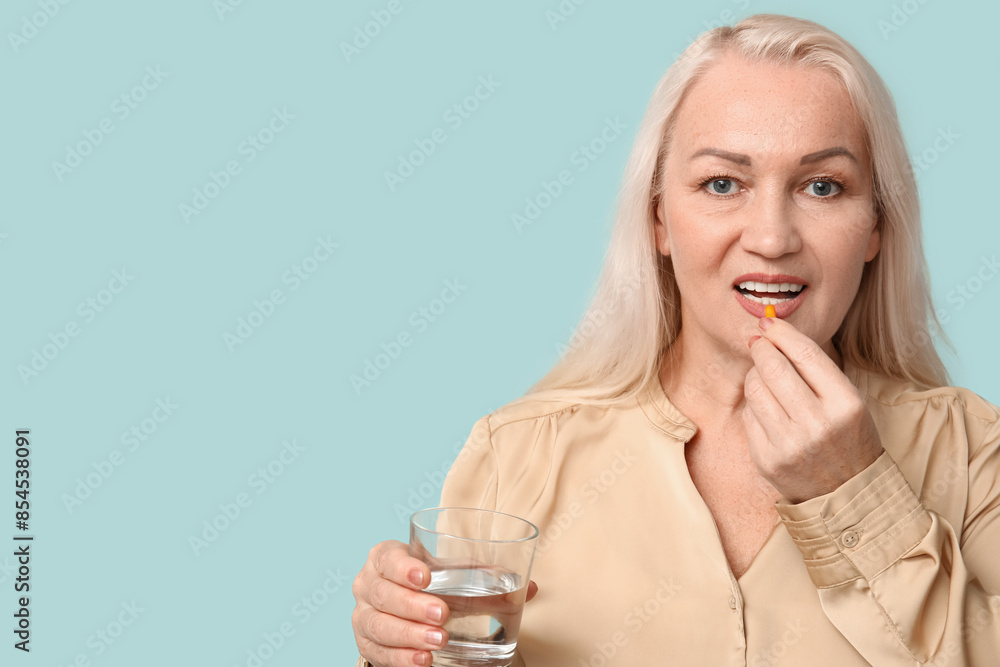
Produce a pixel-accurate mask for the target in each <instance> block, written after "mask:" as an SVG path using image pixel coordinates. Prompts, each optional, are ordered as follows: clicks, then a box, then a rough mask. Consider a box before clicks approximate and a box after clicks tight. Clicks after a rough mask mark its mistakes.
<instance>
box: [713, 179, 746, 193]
mask: <svg viewBox="0 0 1000 667" xmlns="http://www.w3.org/2000/svg"><path fill="white" fill-rule="evenodd" d="M708 189H709V191H711V192H713V193H714V194H717V195H730V194H732V193H734V192H736V191H737V190H739V186H738V185H736V181H734V180H733V179H731V178H717V179H715V180H714V181H709V182H708Z"/></svg>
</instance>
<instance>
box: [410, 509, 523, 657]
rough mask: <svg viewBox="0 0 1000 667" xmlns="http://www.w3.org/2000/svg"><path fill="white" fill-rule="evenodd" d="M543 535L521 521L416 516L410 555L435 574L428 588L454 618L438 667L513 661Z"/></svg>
mask: <svg viewBox="0 0 1000 667" xmlns="http://www.w3.org/2000/svg"><path fill="white" fill-rule="evenodd" d="M537 538H538V528H536V527H535V525H534V524H532V523H530V522H528V521H525V520H524V519H521V518H519V517H516V516H513V515H510V514H503V513H501V512H493V511H490V510H483V509H475V508H469V507H438V508H434V509H426V510H421V511H419V512H417V513H415V514H414V515H413V516H412V517H410V555H411V556H413V557H415V558H419V559H420V560H422V561H423V562H425V563H427V565H428V566H429V567H430V569H431V583H430V585H429V586H428V587H427V588H426V589H424V590H425V591H426V592H428V593H432V594H434V595H436V596H438V597H439V598H441V599H442V600H443V601H444V602H445V604H447V605H448V609H449V610H450V611H451V616H450V617H449V619H448V622H447V623H446V624H445V626H444V627H445V630H447V631H448V635H449V638H448V644H447V646H445V647H444V648H442V649H441V650H439V651H435V652H434V665H435V667H467V666H471V665H475V666H477V667H507V666H508V665H510V664H511V662H512V661H513V659H514V649H515V647H516V646H517V632H518V629H519V628H520V626H521V612H522V611H523V610H524V598H525V595H526V594H527V592H528V580H529V577H530V576H531V562H532V560H533V559H534V557H535V544H536V543H537V541H538V540H537Z"/></svg>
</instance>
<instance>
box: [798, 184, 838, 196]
mask: <svg viewBox="0 0 1000 667" xmlns="http://www.w3.org/2000/svg"><path fill="white" fill-rule="evenodd" d="M806 191H807V192H809V194H811V195H815V196H817V197H829V196H831V195H835V194H837V193H839V192H840V186H839V185H837V184H836V183H834V182H833V181H813V182H812V183H810V184H809V185H807V186H806Z"/></svg>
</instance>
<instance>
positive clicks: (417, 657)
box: [413, 653, 431, 667]
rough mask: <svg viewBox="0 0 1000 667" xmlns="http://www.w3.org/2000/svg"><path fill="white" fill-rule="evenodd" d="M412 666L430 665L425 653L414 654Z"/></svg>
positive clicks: (422, 666)
mask: <svg viewBox="0 0 1000 667" xmlns="http://www.w3.org/2000/svg"><path fill="white" fill-rule="evenodd" d="M413 664H414V665H421V667H427V665H429V664H431V661H430V657H429V656H428V655H427V654H426V653H414V654H413Z"/></svg>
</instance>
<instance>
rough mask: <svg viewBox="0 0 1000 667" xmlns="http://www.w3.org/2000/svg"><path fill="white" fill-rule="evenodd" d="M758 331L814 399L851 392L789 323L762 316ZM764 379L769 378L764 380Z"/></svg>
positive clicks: (817, 349) (828, 360) (820, 352)
mask: <svg viewBox="0 0 1000 667" xmlns="http://www.w3.org/2000/svg"><path fill="white" fill-rule="evenodd" d="M760 328H761V332H762V334H763V337H764V340H767V341H768V342H770V343H771V345H773V346H774V347H775V348H776V349H777V350H778V351H779V352H780V353H781V354H782V356H784V357H785V359H787V360H788V362H789V363H790V365H791V367H793V368H792V370H794V371H795V374H796V375H797V376H798V377H799V378H800V379H801V380H802V381H804V382H805V384H807V385H808V386H809V388H810V389H811V390H812V393H813V394H815V395H816V396H819V397H823V396H829V395H831V394H836V393H842V392H843V391H845V390H852V389H853V387H854V386H853V385H852V384H851V382H850V380H848V379H847V376H845V375H844V374H843V373H842V372H841V370H840V369H839V368H838V367H837V364H836V363H834V361H833V359H831V358H830V357H829V356H827V354H826V352H824V351H823V349H822V348H821V347H820V346H819V345H817V344H816V341H814V340H813V339H811V338H809V337H808V336H806V335H805V334H804V333H802V332H801V331H799V330H798V329H796V328H795V327H794V326H793V325H792V324H790V323H789V322H786V321H784V320H779V319H772V318H767V317H765V318H761V320H760ZM754 347H757V345H756V343H755V344H754V345H753V346H752V347H751V348H750V349H751V352H752V350H753V348H754ZM755 363H756V358H755ZM765 380H770V378H769V377H765Z"/></svg>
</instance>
